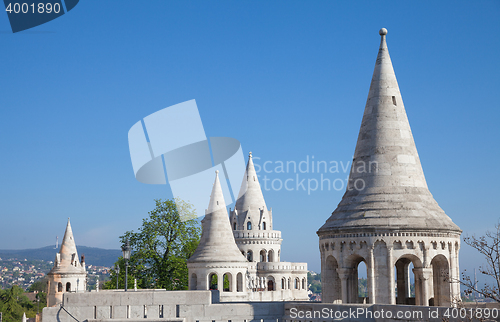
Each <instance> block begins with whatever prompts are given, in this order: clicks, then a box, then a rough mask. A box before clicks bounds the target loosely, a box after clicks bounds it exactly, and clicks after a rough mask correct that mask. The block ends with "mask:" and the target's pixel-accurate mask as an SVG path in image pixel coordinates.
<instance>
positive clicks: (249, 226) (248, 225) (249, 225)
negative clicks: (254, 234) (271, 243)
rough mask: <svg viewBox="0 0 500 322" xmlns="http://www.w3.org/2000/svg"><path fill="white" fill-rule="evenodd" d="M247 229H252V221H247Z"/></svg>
mask: <svg viewBox="0 0 500 322" xmlns="http://www.w3.org/2000/svg"><path fill="white" fill-rule="evenodd" d="M247 230H252V222H251V221H249V222H247Z"/></svg>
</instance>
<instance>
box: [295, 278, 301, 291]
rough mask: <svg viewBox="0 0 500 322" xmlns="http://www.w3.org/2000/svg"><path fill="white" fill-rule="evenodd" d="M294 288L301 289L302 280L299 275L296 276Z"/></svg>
mask: <svg viewBox="0 0 500 322" xmlns="http://www.w3.org/2000/svg"><path fill="white" fill-rule="evenodd" d="M293 288H294V289H296V290H300V280H299V278H298V277H296V278H295V283H294V284H293Z"/></svg>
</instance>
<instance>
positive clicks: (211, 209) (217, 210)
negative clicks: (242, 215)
mask: <svg viewBox="0 0 500 322" xmlns="http://www.w3.org/2000/svg"><path fill="white" fill-rule="evenodd" d="M205 213H206V214H205V218H204V219H203V220H202V222H201V223H202V233H201V239H200V243H199V244H198V247H197V248H196V251H195V252H194V254H193V255H192V256H191V257H190V258H189V259H188V262H190V263H193V262H247V260H246V258H245V256H243V254H242V253H241V251H240V250H239V248H238V246H236V242H235V241H234V236H233V231H232V230H231V225H230V224H229V216H228V213H227V209H226V203H225V202H224V195H223V193H222V188H221V185H220V181H219V172H218V171H216V175H215V182H214V186H213V188H212V194H211V195H210V202H209V205H208V209H207V210H206V212H205Z"/></svg>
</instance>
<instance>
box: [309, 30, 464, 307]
mask: <svg viewBox="0 0 500 322" xmlns="http://www.w3.org/2000/svg"><path fill="white" fill-rule="evenodd" d="M386 34H387V30H385V29H381V30H380V35H381V37H382V39H381V43H380V49H379V53H378V57H377V61H376V64H375V70H374V72H373V78H372V82H371V85H370V91H369V93H368V99H367V102H366V107H365V112H364V115H363V120H362V122H361V128H360V131H359V136H358V142H357V144H356V150H355V153H354V159H353V163H352V168H351V172H350V176H349V185H348V188H347V191H346V192H345V194H344V196H343V198H342V200H341V201H340V203H339V205H338V206H337V209H335V211H334V212H333V213H332V215H331V217H330V218H329V219H328V220H327V221H326V223H325V224H324V225H323V226H322V227H321V228H320V229H319V230H318V232H317V234H318V236H319V246H320V251H321V271H322V272H323V276H322V277H323V278H322V289H323V302H324V303H358V301H360V299H358V271H357V268H358V264H359V263H360V262H365V264H366V267H367V277H368V301H369V303H386V304H417V305H440V306H449V305H450V304H452V303H454V302H455V301H456V300H458V299H459V297H460V288H459V285H458V283H450V282H449V281H450V280H455V281H456V280H458V278H459V268H458V251H459V248H460V234H461V230H460V229H459V228H458V226H457V225H455V224H454V223H453V222H452V221H451V219H450V218H449V217H448V216H447V215H446V214H445V213H444V211H443V210H442V209H441V208H440V207H439V206H438V204H437V202H436V201H435V200H434V198H433V197H432V195H431V193H430V192H429V190H428V188H427V183H426V181H425V177H424V173H423V171H422V166H421V165H420V159H419V157H418V153H417V149H416V146H415V142H414V140H413V136H412V132H411V129H410V124H409V123H408V118H407V116H406V111H405V108H404V105H403V100H402V97H401V93H400V91H399V87H398V83H397V80H396V75H395V74H394V70H393V67H392V63H391V59H390V57H389V51H388V48H387V44H386V39H385V38H386V37H385V36H386ZM410 264H413V267H414V269H413V271H410V270H409V267H410ZM394 267H396V275H397V276H394ZM412 273H413V274H414V276H415V298H413V297H410V274H412ZM395 280H397V282H395ZM396 288H397V294H398V296H397V297H396V292H395V289H396Z"/></svg>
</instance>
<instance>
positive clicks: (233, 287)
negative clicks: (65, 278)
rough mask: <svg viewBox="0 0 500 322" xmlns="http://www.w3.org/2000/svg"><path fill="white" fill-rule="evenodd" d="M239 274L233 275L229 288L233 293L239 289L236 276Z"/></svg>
mask: <svg viewBox="0 0 500 322" xmlns="http://www.w3.org/2000/svg"><path fill="white" fill-rule="evenodd" d="M237 274H238V272H236V273H234V272H233V274H231V281H230V284H229V286H230V287H231V292H236V289H237V288H238V281H237V280H236V275H237Z"/></svg>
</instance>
